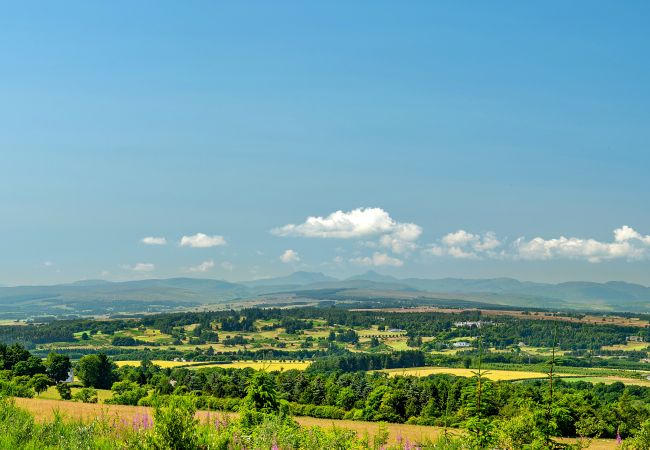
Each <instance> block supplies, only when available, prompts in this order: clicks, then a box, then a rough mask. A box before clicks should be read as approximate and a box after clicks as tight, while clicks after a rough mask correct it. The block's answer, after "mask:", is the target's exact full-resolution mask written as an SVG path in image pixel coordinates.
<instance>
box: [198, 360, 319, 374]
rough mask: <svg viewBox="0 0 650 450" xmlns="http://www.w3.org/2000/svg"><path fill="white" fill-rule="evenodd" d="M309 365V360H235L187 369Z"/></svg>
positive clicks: (273, 368)
mask: <svg viewBox="0 0 650 450" xmlns="http://www.w3.org/2000/svg"><path fill="white" fill-rule="evenodd" d="M310 365H311V361H235V362H232V363H225V364H208V365H196V364H195V365H193V366H191V367H188V368H189V369H203V368H205V367H223V368H224V369H244V368H247V367H250V368H251V369H255V370H267V371H269V372H273V371H282V370H292V369H296V370H305V369H306V368H307V367H309V366H310Z"/></svg>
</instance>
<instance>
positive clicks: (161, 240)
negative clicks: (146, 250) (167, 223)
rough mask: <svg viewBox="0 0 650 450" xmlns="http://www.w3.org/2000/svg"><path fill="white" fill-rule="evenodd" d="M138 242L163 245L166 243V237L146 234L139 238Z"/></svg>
mask: <svg viewBox="0 0 650 450" xmlns="http://www.w3.org/2000/svg"><path fill="white" fill-rule="evenodd" d="M140 242H142V243H143V244H145V245H165V244H167V239H165V238H164V237H156V236H147V237H143V238H142V239H140Z"/></svg>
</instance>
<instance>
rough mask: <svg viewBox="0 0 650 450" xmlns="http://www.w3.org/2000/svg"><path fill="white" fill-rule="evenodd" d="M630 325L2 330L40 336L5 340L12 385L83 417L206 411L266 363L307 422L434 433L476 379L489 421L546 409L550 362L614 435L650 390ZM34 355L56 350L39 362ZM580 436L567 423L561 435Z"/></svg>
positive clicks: (279, 318)
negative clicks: (57, 380)
mask: <svg viewBox="0 0 650 450" xmlns="http://www.w3.org/2000/svg"><path fill="white" fill-rule="evenodd" d="M630 321H632V320H631V319H630ZM632 322H634V321H632ZM623 323H624V322H621V323H615V322H611V321H610V323H602V322H597V323H591V320H589V321H586V322H581V321H579V320H578V321H574V320H563V319H558V320H551V318H550V317H549V316H545V317H537V316H536V315H528V314H522V316H520V317H513V316H511V315H509V314H503V315H490V314H483V311H466V310H455V311H452V312H447V311H435V312H433V311H420V312H419V313H418V314H406V313H404V312H401V311H400V312H398V311H388V310H385V309H379V310H364V311H354V310H348V309H345V308H340V307H330V308H316V307H309V306H305V307H301V308H248V309H242V310H228V311H195V312H187V313H174V314H161V315H147V316H144V317H128V318H102V319H76V320H67V321H53V322H48V323H44V324H40V325H39V324H22V325H19V326H15V327H11V326H10V328H5V329H3V331H4V333H5V336H6V335H7V334H8V333H14V335H13V336H15V338H20V339H22V340H24V341H26V342H28V345H29V350H28V351H27V350H21V349H20V348H18V347H15V348H14V347H11V348H9V347H6V350H4V352H5V354H6V355H7V356H6V357H5V360H7V361H11V360H15V357H14V356H12V355H13V354H16V353H17V354H18V355H20V358H23V359H24V361H20V362H18V363H14V367H12V366H7V367H5V369H8V370H10V371H11V372H12V374H13V378H12V379H11V380H10V381H8V382H5V385H4V387H3V389H6V390H7V391H11V392H15V394H14V395H15V396H18V397H30V396H31V397H33V398H34V401H37V400H38V401H56V400H58V399H63V398H66V399H69V400H72V401H74V402H75V403H72V402H70V401H59V402H58V404H59V405H60V406H61V408H63V409H67V408H72V409H78V411H79V413H78V414H82V411H86V410H87V411H98V410H97V409H96V408H100V410H101V408H104V407H105V408H108V409H110V410H112V411H122V410H121V409H119V408H122V407H126V406H141V407H150V406H152V405H154V404H163V405H166V404H173V402H174V399H176V398H181V399H187V400H188V401H191V403H192V404H193V405H194V407H196V408H198V409H200V410H210V411H212V412H213V413H222V412H228V413H235V412H239V411H242V409H243V408H246V405H247V401H248V400H247V398H248V397H247V396H248V389H249V386H250V385H251V384H252V383H254V380H256V377H257V375H258V374H260V373H264V374H267V376H268V380H269V381H268V383H269V384H270V385H272V386H273V390H274V392H275V393H274V394H273V395H277V397H278V398H279V399H281V401H282V402H283V403H282V404H283V405H284V406H283V408H285V410H286V411H288V413H289V414H290V415H292V416H293V417H295V418H297V420H298V421H299V422H300V423H301V424H307V423H314V424H319V425H322V424H323V422H322V421H323V420H326V421H332V420H336V421H341V422H336V423H339V424H341V426H343V424H345V425H344V426H345V427H347V428H350V429H355V430H361V429H365V430H368V429H371V428H372V427H373V426H370V425H368V423H369V422H387V423H390V424H392V425H390V426H391V427H392V428H391V429H395V430H397V429H399V430H401V432H403V433H410V431H408V430H420V431H422V430H428V432H429V433H431V434H430V435H428V436H429V437H433V438H435V437H436V436H437V430H438V429H439V428H435V427H440V426H443V425H447V426H448V427H450V428H451V429H453V430H455V432H456V433H461V434H462V433H464V431H463V429H464V427H465V426H466V424H467V423H469V422H468V420H469V418H468V414H469V413H468V411H471V410H472V409H471V408H472V398H473V397H472V394H471V392H475V391H476V389H477V386H481V389H486V390H487V391H486V392H489V393H490V394H489V395H490V396H493V397H492V398H489V399H488V400H486V403H484V404H485V405H491V406H489V408H490V409H488V410H486V412H485V414H486V417H487V418H489V419H487V418H486V419H485V420H490V421H494V422H495V423H497V422H498V423H502V422H504V421H505V422H507V421H509V420H514V419H513V418H512V417H511V416H510V415H508V414H511V413H508V414H504V413H503V412H504V411H519V413H518V414H522V415H524V416H525V415H526V414H528V413H529V411H530V410H531V408H543V407H544V405H545V403H544V402H545V401H546V400H545V399H546V398H547V392H548V386H549V380H550V379H549V373H550V372H552V373H553V385H554V390H553V394H554V401H556V402H558V403H562V404H563V405H565V406H564V407H565V408H566V409H567V411H569V414H570V415H572V416H575V417H583V416H584V417H591V418H592V419H590V420H593V421H597V423H598V424H599V427H600V429H599V430H598V431H597V432H594V433H595V434H593V435H592V436H599V437H604V438H610V439H611V438H613V437H614V436H615V433H616V432H617V428H616V427H617V426H618V425H617V423H618V422H620V420H623V419H620V418H619V417H618V416H617V417H612V416H611V415H608V411H609V409H608V408H609V406H608V405H611V404H616V405H618V404H619V403H621V402H627V401H628V400H627V399H628V398H629V397H630V396H631V397H632V399H633V401H632V403H631V404H633V405H635V406H634V408H635V409H634V411H635V415H634V416H629V417H628V418H626V419H625V420H627V422H626V423H628V424H629V425H628V426H629V427H630V429H639V428H640V427H641V426H642V423H643V422H642V420H643V418H644V417H645V415H646V409H644V408H645V407H643V406H642V405H644V404H646V403H647V401H648V400H650V382H648V380H647V377H648V376H649V375H650V370H649V367H648V363H647V362H646V360H647V358H648V354H647V350H646V347H647V346H646V345H645V342H646V340H647V339H648V331H647V329H646V328H641V327H638V326H636V323H635V324H623ZM30 337H33V341H31V342H30V341H29V339H30ZM585 343H588V345H585ZM33 355H38V356H40V357H41V358H45V359H44V360H43V362H42V363H40V364H41V365H40V366H39V363H37V362H36V361H37V360H38V356H33ZM52 355H55V356H52ZM56 355H58V356H56ZM65 358H68V359H69V363H70V364H71V365H72V366H73V367H74V375H75V379H74V381H73V382H72V383H70V384H69V385H68V387H69V389H68V391H69V392H66V389H65V387H64V388H62V387H61V386H60V385H59V386H56V387H55V386H50V387H47V386H45V389H43V390H39V391H38V394H36V395H34V392H33V391H36V389H42V384H43V376H42V375H43V374H38V373H37V372H39V371H45V374H48V373H50V371H52V370H54V368H53V367H54V366H50V365H51V364H55V363H56V361H59V360H61V359H65ZM479 367H480V368H481V370H480V375H479V370H478V368H479ZM30 373H33V374H34V375H29V374H30ZM64 375H65V373H64V374H62V375H61V376H64ZM26 376H27V377H29V376H33V380H28V381H27V382H25V380H26V378H24V377H26ZM21 377H23V378H21ZM21 380H22V381H21ZM479 381H480V383H479ZM20 382H22V383H23V385H24V386H26V387H20V386H19V384H18V383H20ZM30 389H31V391H30ZM590 397H594V398H595V399H592V400H587V399H588V398H590ZM522 398H524V399H525V401H524V403H522V401H521V399H522ZM576 398H579V399H583V400H580V401H576V400H575V399H576ZM21 401H23V400H21ZM24 401H25V402H29V401H27V400H24ZM585 404H589V405H595V406H590V407H589V409H585V406H584V405H585ZM43 405H44V404H43ZM73 405H78V408H77V407H76V406H73ZM87 405H92V406H87ZM527 405H528V406H527ZM617 407H618V406H617ZM621 407H622V406H621ZM115 408H117V409H115ZM626 408H629V407H628V406H626ZM126 411H134V410H133V409H125V410H124V414H127V412H126ZM527 411H528V412H527ZM89 414H90V413H89ZM202 414H203V413H202ZM82 415H83V414H82ZM233 417H236V416H233ZM531 420H532V419H531ZM310 421H311V422H310ZM505 422H504V423H505ZM431 426H433V428H428V427H431ZM400 427H402V428H400ZM410 427H415V428H410ZM391 432H392V431H391ZM578 433H583V431H582V429H581V428H579V427H578V428H577V427H576V425H575V421H573V422H571V421H569V422H566V423H563V425H562V428H561V431H558V435H557V436H556V437H558V438H559V437H563V438H575V437H576V436H578V435H579V434H578ZM590 433H591V432H590ZM586 436H589V435H586ZM420 438H421V437H420ZM598 442H607V441H606V440H605V441H598Z"/></svg>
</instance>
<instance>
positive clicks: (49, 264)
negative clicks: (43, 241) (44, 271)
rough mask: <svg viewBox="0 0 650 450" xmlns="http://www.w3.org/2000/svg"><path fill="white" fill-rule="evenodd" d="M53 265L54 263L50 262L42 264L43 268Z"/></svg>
mask: <svg viewBox="0 0 650 450" xmlns="http://www.w3.org/2000/svg"><path fill="white" fill-rule="evenodd" d="M53 265H54V263H53V262H52V261H45V262H44V263H43V267H52V266H53Z"/></svg>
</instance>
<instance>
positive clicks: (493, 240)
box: [425, 230, 502, 259]
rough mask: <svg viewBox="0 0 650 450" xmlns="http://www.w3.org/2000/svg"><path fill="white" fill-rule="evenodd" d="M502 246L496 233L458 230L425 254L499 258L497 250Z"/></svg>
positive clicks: (446, 236)
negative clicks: (475, 232)
mask: <svg viewBox="0 0 650 450" xmlns="http://www.w3.org/2000/svg"><path fill="white" fill-rule="evenodd" d="M501 245H502V242H501V241H500V240H499V239H497V237H496V236H495V234H494V233H491V232H489V233H485V234H474V233H469V232H467V231H465V230H458V231H455V232H453V233H449V234H446V235H444V236H443V237H442V238H441V239H440V242H438V243H436V244H432V245H431V246H429V247H428V248H427V249H425V253H427V254H430V255H433V256H451V257H452V258H457V259H481V258H484V257H495V256H497V255H498V253H497V252H496V250H497V248H498V247H500V246H501Z"/></svg>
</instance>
